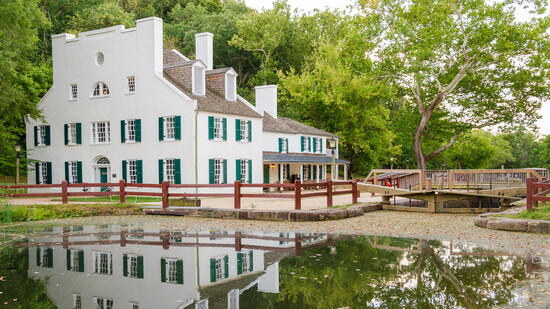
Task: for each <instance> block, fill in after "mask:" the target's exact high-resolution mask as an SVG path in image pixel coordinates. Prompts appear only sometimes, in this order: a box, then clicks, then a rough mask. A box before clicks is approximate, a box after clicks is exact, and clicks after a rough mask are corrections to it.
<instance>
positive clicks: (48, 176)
mask: <svg viewBox="0 0 550 309" xmlns="http://www.w3.org/2000/svg"><path fill="white" fill-rule="evenodd" d="M35 177H36V184H38V185H39V184H51V183H52V163H51V162H36V163H35Z"/></svg>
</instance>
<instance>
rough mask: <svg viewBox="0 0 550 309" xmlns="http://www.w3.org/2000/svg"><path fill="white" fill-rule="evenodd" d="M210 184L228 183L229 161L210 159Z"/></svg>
mask: <svg viewBox="0 0 550 309" xmlns="http://www.w3.org/2000/svg"><path fill="white" fill-rule="evenodd" d="M209 174H210V175H209V178H210V179H209V183H210V184H222V183H227V160H225V159H210V160H209Z"/></svg>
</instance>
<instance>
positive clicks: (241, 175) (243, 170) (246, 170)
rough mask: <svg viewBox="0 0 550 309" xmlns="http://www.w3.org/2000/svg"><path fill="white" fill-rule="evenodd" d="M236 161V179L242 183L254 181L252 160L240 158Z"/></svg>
mask: <svg viewBox="0 0 550 309" xmlns="http://www.w3.org/2000/svg"><path fill="white" fill-rule="evenodd" d="M236 163H237V164H236V166H235V168H236V172H237V175H236V176H237V177H236V180H239V181H241V183H252V160H249V159H238V160H237V162H236Z"/></svg>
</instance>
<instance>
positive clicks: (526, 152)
mask: <svg viewBox="0 0 550 309" xmlns="http://www.w3.org/2000/svg"><path fill="white" fill-rule="evenodd" d="M502 137H503V138H504V139H505V140H507V141H508V143H510V146H511V152H512V156H513V159H512V160H510V161H508V162H506V163H505V164H506V167H508V168H528V167H538V166H537V162H536V158H535V157H534V153H535V152H536V151H537V149H538V147H539V146H540V142H539V141H537V136H536V135H535V134H534V133H532V132H529V131H527V130H525V129H524V128H521V127H520V128H516V129H515V130H513V131H512V132H509V133H504V134H502Z"/></svg>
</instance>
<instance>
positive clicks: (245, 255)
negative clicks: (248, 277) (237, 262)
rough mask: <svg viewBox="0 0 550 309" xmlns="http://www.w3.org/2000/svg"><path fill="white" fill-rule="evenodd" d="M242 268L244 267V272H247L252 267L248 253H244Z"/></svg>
mask: <svg viewBox="0 0 550 309" xmlns="http://www.w3.org/2000/svg"><path fill="white" fill-rule="evenodd" d="M241 263H242V268H243V273H247V272H249V271H250V269H249V268H248V255H247V254H242V261H241Z"/></svg>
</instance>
